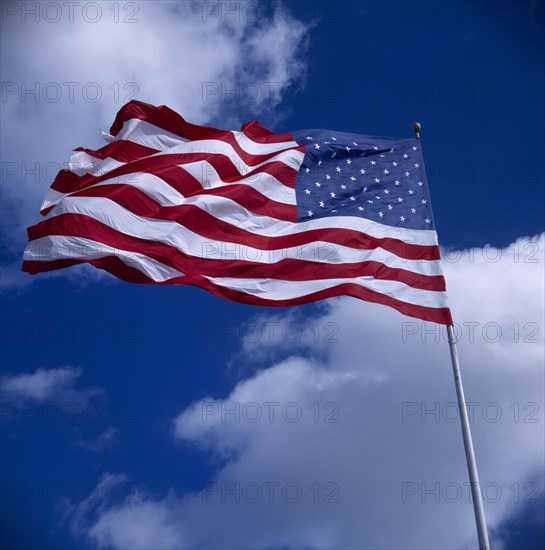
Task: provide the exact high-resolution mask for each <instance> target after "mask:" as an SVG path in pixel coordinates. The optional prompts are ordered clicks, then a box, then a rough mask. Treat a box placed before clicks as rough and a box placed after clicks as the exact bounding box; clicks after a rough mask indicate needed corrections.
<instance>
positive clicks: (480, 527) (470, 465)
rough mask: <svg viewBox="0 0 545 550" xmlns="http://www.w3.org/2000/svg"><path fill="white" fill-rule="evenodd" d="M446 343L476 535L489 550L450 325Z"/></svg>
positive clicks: (480, 543)
mask: <svg viewBox="0 0 545 550" xmlns="http://www.w3.org/2000/svg"><path fill="white" fill-rule="evenodd" d="M447 332H448V345H449V347H450V357H451V359H452V370H453V371H454V383H455V384H456V395H457V397H458V409H459V410H460V423H461V424H462V436H463V439H464V449H465V452H466V460H467V469H468V471H469V482H470V484H471V495H472V497H473V511H474V512H475V523H476V524H477V535H478V536H479V548H480V550H489V549H490V543H489V542H488V531H487V530H486V519H485V517H484V507H483V498H482V494H481V486H480V485H479V473H478V472H477V461H476V460H475V451H474V450H473V439H472V438H471V428H470V426H469V418H468V415H467V409H466V400H465V397H464V387H463V385H462V374H461V373H460V362H459V361H458V350H457V349H456V337H455V336H454V329H453V327H452V325H449V326H448V327H447Z"/></svg>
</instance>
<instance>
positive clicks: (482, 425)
mask: <svg viewBox="0 0 545 550" xmlns="http://www.w3.org/2000/svg"><path fill="white" fill-rule="evenodd" d="M544 244H545V236H544V235H541V236H539V237H536V238H533V239H528V238H523V239H519V240H518V241H517V242H516V243H514V244H513V245H512V246H511V247H508V248H506V249H502V250H500V251H498V254H499V259H498V260H497V261H491V258H493V255H492V251H491V250H489V249H475V250H473V251H464V252H462V253H461V255H460V257H459V258H458V259H457V261H453V260H451V261H450V262H445V272H446V277H447V282H448V288H449V295H450V299H451V303H452V305H453V311H454V317H455V320H456V322H457V324H458V328H459V335H460V341H459V353H460V358H461V364H462V374H463V376H464V383H465V390H466V398H467V401H468V402H470V403H473V404H472V405H471V406H472V411H473V417H474V419H473V422H472V430H473V434H474V440H475V447H476V454H477V460H478V464H479V468H480V478H481V484H482V486H483V487H484V488H485V489H486V491H485V510H486V514H487V519H488V522H489V527H490V528H491V532H492V534H493V536H492V539H493V544H494V545H497V546H500V545H502V544H503V542H502V541H501V540H499V538H498V533H500V531H499V530H498V528H499V527H500V526H501V524H502V521H504V520H506V519H508V518H509V517H511V516H512V515H513V514H514V513H516V511H517V510H519V509H520V507H521V506H523V505H525V506H530V507H531V508H532V507H540V506H542V504H541V503H540V502H537V503H534V504H532V503H529V504H528V503H526V504H524V501H525V500H526V501H527V500H528V498H531V497H532V491H533V489H534V488H535V487H536V486H537V487H538V489H539V491H538V493H539V494H536V495H533V496H534V497H536V496H537V497H539V498H541V499H542V498H543V477H542V473H541V469H542V464H543V439H544V438H543V408H544V396H543V387H544V384H543V382H544V373H543V358H544V357H543V355H544V352H543V316H544V311H543V293H544V290H543V289H544V285H543V282H544V281H543V262H544V259H545V258H544ZM514 251H518V252H519V255H518V256H514V255H513V252H514ZM534 252H535V253H534ZM534 260H535V262H534ZM290 315H293V314H292V313H288V319H291V320H292V319H293V317H289V316H290ZM275 319H276V320H277V321H278V319H279V318H278V316H276V317H275ZM308 322H312V323H314V327H316V326H318V327H323V326H324V325H325V324H326V323H334V324H335V325H336V326H338V333H337V334H338V339H339V342H338V343H327V342H324V341H323V339H322V338H320V341H319V342H318V343H315V342H313V340H314V338H308V337H307V338H306V340H305V341H304V342H303V341H302V342H301V344H300V345H297V346H295V347H294V349H293V354H292V356H290V357H287V358H285V359H284V360H282V361H280V362H277V363H276V364H272V365H270V366H269V367H268V368H265V369H263V370H258V371H256V372H255V373H254V374H253V375H252V376H251V377H250V378H248V379H246V380H244V381H241V382H240V383H239V384H238V385H237V386H236V387H235V388H234V389H233V391H232V392H231V394H230V395H229V396H228V397H226V398H223V399H210V398H204V399H202V400H201V401H199V402H197V403H195V404H194V405H193V406H192V407H189V408H188V409H186V410H184V411H182V412H181V413H180V415H178V417H177V418H176V419H175V421H174V424H173V426H174V428H173V433H174V436H175V438H176V439H177V440H178V441H180V442H182V443H183V444H191V445H197V446H198V447H199V448H201V449H202V450H203V451H204V452H207V453H210V454H212V455H214V456H216V458H217V459H218V460H219V465H220V468H219V470H218V473H217V475H216V476H215V477H214V478H213V479H211V480H202V482H203V484H205V490H204V491H203V492H202V493H192V494H186V495H177V494H176V492H175V491H173V492H171V493H170V494H169V495H167V496H166V497H165V498H163V499H158V498H157V497H152V496H150V495H147V494H146V493H144V492H143V493H141V495H140V498H139V499H138V500H137V502H130V503H116V504H115V505H111V506H110V505H101V506H100V507H99V508H93V507H89V508H88V509H86V511H85V513H84V514H83V517H84V518H85V522H86V524H85V526H83V525H82V524H81V522H80V523H79V524H78V525H79V527H76V531H77V532H78V533H80V534H83V535H84V536H86V537H88V539H89V540H90V541H91V542H94V543H95V544H96V545H97V546H99V547H113V548H141V547H155V548H166V547H177V548H195V547H199V548H233V547H237V548H249V547H251V548H270V547H285V548H301V547H310V548H333V547H334V548H355V547H357V548H468V547H473V546H475V544H476V533H475V526H474V518H473V511H472V507H471V504H470V502H469V488H468V486H467V471H466V464H465V458H464V454H463V445H462V439H461V432H460V426H459V423H458V421H457V419H456V417H455V415H456V409H455V406H454V403H455V401H456V397H455V391H454V383H453V377H452V369H451V365H450V360H449V351H448V346H447V343H446V341H445V339H444V331H443V330H441V329H440V327H436V326H435V325H431V324H428V323H420V322H418V321H416V320H412V319H410V318H406V317H402V316H400V315H399V314H398V313H397V312H395V311H393V310H390V309H388V308H385V307H381V306H377V305H373V304H364V303H362V302H360V301H357V300H354V299H337V300H331V301H330V302H329V307H328V308H327V309H326V310H325V311H324V312H323V313H322V314H321V315H319V316H317V317H316V318H314V319H312V320H308ZM471 327H473V332H471V331H470V328H471ZM517 327H518V328H517ZM302 328H303V327H302ZM535 328H537V331H535V333H534V329H535ZM314 330H315V328H314ZM304 332H305V331H304V330H302V333H304ZM534 340H535V341H534ZM260 345H261V344H260V343H259V342H258V343H255V344H254V350H255V349H258V348H259V347H260ZM276 345H277V346H279V347H284V348H289V346H290V345H292V344H290V343H289V342H288V341H286V340H285V339H284V338H282V337H279V338H278V339H277V340H276ZM267 346H269V343H268V342H266V343H265V348H267ZM254 350H252V349H251V347H248V346H247V350H246V352H245V353H248V357H251V354H252V353H254ZM324 350H328V351H327V353H325V355H324ZM312 356H314V357H316V358H315V359H311V358H310V357H312ZM324 356H325V359H324ZM237 403H238V407H239V409H238V410H239V416H238V418H237V417H236V414H233V413H232V411H236V407H237V405H236V404H237ZM267 403H268V405H267ZM275 403H276V404H277V405H274V404H275ZM271 410H272V411H273V412H272V415H273V416H272V421H271V416H269V415H270V414H271ZM229 411H231V413H230V412H229ZM258 411H260V412H261V414H262V416H261V418H258V417H257V416H256V415H257V414H258ZM222 413H223V416H222ZM298 414H300V415H301V418H300V419H298V420H296V421H293V420H294V419H297V415H298ZM256 418H257V420H256ZM326 419H327V420H338V421H337V422H326ZM207 481H209V482H211V484H208V485H206V482H207ZM237 484H238V485H237ZM237 488H238V495H239V502H235V495H236V491H237ZM233 490H234V491H235V493H233ZM260 491H261V493H260ZM298 491H300V494H299V495H298V493H297V492H298ZM426 491H427V493H426ZM517 491H518V493H517ZM269 499H270V500H269ZM294 499H296V500H297V502H291V501H290V500H294ZM541 502H542V501H541ZM81 517H82V515H81V514H80V518H81ZM136 524H137V525H138V528H134V527H133V525H136Z"/></svg>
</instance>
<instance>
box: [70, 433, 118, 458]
mask: <svg viewBox="0 0 545 550" xmlns="http://www.w3.org/2000/svg"><path fill="white" fill-rule="evenodd" d="M118 435H119V429H118V428H116V427H115V426H109V427H108V428H106V429H105V430H104V431H103V432H101V433H100V434H99V435H98V437H96V438H95V439H88V440H84V439H78V440H76V447H80V448H81V449H84V450H86V451H90V452H92V453H101V452H102V451H104V450H105V449H108V448H110V447H111V446H112V445H113V444H114V442H115V440H116V438H117V437H118Z"/></svg>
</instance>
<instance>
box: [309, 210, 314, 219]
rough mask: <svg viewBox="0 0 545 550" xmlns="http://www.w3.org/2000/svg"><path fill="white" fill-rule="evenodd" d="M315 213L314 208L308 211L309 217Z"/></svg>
mask: <svg viewBox="0 0 545 550" xmlns="http://www.w3.org/2000/svg"><path fill="white" fill-rule="evenodd" d="M313 215H314V213H313V212H312V210H309V211H308V217H309V218H312V216H313Z"/></svg>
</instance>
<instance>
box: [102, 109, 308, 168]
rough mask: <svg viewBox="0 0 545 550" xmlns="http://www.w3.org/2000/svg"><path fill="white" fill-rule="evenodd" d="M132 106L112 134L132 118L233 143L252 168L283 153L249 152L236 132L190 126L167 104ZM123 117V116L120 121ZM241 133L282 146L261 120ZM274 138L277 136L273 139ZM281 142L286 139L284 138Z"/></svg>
mask: <svg viewBox="0 0 545 550" xmlns="http://www.w3.org/2000/svg"><path fill="white" fill-rule="evenodd" d="M131 103H133V102H129V103H128V104H127V105H125V106H124V107H122V108H121V110H120V111H119V113H118V115H117V117H116V120H115V121H114V124H113V125H112V128H111V130H110V133H111V134H112V135H114V136H115V135H117V134H118V133H119V132H120V131H121V128H122V125H123V123H124V122H126V121H127V120H130V119H131V118H138V119H140V120H145V121H146V122H149V123H151V124H153V125H154V126H158V127H159V128H162V129H163V130H167V131H168V132H170V133H173V134H176V135H178V136H181V137H183V138H185V139H189V140H191V141H200V140H203V139H207V140H211V139H216V140H219V141H223V142H225V143H229V144H230V145H231V146H232V147H233V149H234V150H235V151H236V152H237V153H238V155H239V156H240V157H241V158H242V160H243V161H244V162H245V163H246V164H247V165H248V166H255V165H256V164H261V163H262V162H265V161H267V160H268V159H270V158H271V157H273V156H275V155H277V154H278V153H280V151H274V152H272V153H267V154H261V155H256V154H252V153H248V152H247V151H245V150H244V149H243V148H242V147H241V146H240V145H239V143H238V141H237V140H236V138H235V136H234V134H233V132H232V131H230V130H218V129H217V128H211V127H208V126H198V125H196V124H190V123H189V122H186V121H185V120H184V119H183V118H182V117H181V116H180V115H179V114H178V113H175V112H174V111H172V110H171V109H169V108H168V107H165V106H164V105H162V106H160V107H154V106H153V105H148V104H146V103H141V102H134V104H133V105H131ZM120 114H121V117H120V118H119V120H118V117H119V115H120ZM131 114H133V116H131ZM127 117H128V118H127ZM241 131H243V132H244V133H245V135H247V137H248V138H249V139H253V138H254V137H258V136H259V138H260V142H261V143H264V144H269V143H271V144H272V143H278V137H277V136H278V134H273V133H272V132H270V130H267V129H266V128H265V127H263V126H261V125H260V124H259V123H258V122H257V121H254V123H249V124H248V125H244V126H243V127H242V130H241ZM114 132H115V133H114ZM267 132H269V134H267ZM272 136H275V137H274V138H272ZM284 136H285V137H287V138H288V139H287V140H286V141H293V140H292V139H290V138H291V135H290V134H284ZM273 139H274V141H273ZM281 141H284V140H283V139H282V140H281ZM299 147H300V146H295V147H291V146H290V147H286V149H284V150H288V149H299ZM304 150H305V149H304V146H303V149H302V151H304Z"/></svg>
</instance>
